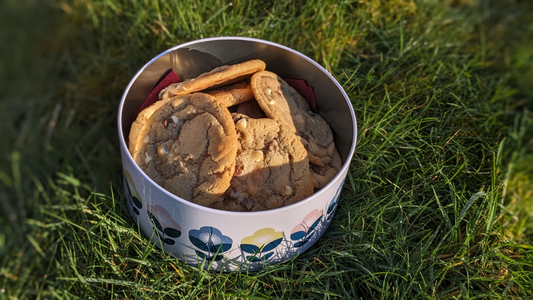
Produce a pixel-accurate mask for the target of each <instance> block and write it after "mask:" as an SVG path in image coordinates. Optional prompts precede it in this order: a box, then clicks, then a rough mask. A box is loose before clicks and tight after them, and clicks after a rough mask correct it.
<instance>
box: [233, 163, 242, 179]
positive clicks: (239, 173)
mask: <svg viewBox="0 0 533 300" xmlns="http://www.w3.org/2000/svg"><path fill="white" fill-rule="evenodd" d="M242 171H243V169H242V167H240V166H235V172H233V176H235V177H239V176H241V175H242Z"/></svg>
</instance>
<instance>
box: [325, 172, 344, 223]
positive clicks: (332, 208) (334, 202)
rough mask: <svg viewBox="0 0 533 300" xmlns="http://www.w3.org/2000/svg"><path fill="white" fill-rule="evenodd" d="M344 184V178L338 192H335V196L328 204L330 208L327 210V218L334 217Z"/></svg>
mask: <svg viewBox="0 0 533 300" xmlns="http://www.w3.org/2000/svg"><path fill="white" fill-rule="evenodd" d="M343 185H344V180H343V181H342V183H341V185H340V186H339V188H338V189H337V192H336V193H335V197H333V200H331V202H330V203H329V205H328V209H327V210H326V219H327V220H328V221H329V220H331V218H332V217H333V212H335V209H336V208H337V203H338V202H339V196H340V193H341V190H342V186H343Z"/></svg>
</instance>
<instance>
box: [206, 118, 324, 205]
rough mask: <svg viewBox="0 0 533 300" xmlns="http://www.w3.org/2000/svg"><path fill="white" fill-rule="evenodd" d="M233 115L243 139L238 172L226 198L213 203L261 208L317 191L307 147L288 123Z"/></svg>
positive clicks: (240, 142)
mask: <svg viewBox="0 0 533 300" xmlns="http://www.w3.org/2000/svg"><path fill="white" fill-rule="evenodd" d="M232 116H233V117H234V120H235V121H236V122H235V129H236V131H237V136H238V141H239V149H238V151H237V158H236V164H235V173H234V174H233V179H232V180H231V185H230V187H229V189H228V190H227V192H226V194H225V199H224V202H223V203H219V204H216V205H215V206H213V207H215V208H222V209H225V210H232V211H260V210H267V209H274V208H278V207H282V206H286V205H290V204H293V203H295V202H298V201H300V200H302V199H304V198H306V197H308V196H310V195H311V194H313V192H314V189H313V182H312V178H311V173H310V171H309V160H308V158H307V151H306V150H305V148H304V146H303V145H302V143H301V142H300V139H299V138H298V137H297V136H296V135H295V134H294V133H293V132H292V131H291V130H290V129H289V128H288V127H286V126H285V125H284V124H282V123H280V122H278V121H276V120H272V119H267V118H264V119H252V118H248V117H247V116H244V115H242V114H237V113H234V114H232ZM222 204H223V205H222Z"/></svg>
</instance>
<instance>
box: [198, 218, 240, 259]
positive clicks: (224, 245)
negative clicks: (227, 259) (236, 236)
mask: <svg viewBox="0 0 533 300" xmlns="http://www.w3.org/2000/svg"><path fill="white" fill-rule="evenodd" d="M189 240H190V241H191V243H192V244H193V245H194V246H195V247H196V248H198V249H200V250H202V251H198V250H196V254H197V255H198V257H200V258H202V259H204V258H205V259H207V260H210V261H218V260H221V259H222V257H223V253H224V252H226V251H228V250H230V249H231V246H232V245H233V240H232V239H231V238H230V237H228V236H225V235H223V234H222V232H220V230H218V229H216V228H214V227H211V226H203V227H202V228H200V229H199V230H196V229H192V230H190V231H189ZM204 252H207V253H204Z"/></svg>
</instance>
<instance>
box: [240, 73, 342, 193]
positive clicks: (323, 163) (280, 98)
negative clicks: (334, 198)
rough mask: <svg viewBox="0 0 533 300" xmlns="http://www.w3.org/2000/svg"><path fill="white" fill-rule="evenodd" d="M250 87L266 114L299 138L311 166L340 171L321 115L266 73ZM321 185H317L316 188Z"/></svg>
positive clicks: (339, 165)
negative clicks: (307, 154) (333, 159)
mask: <svg viewBox="0 0 533 300" xmlns="http://www.w3.org/2000/svg"><path fill="white" fill-rule="evenodd" d="M250 84H251V86H252V91H253V93H254V96H255V99H256V100H257V102H258V103H259V105H260V106H261V108H262V110H263V111H264V112H265V114H266V115H267V116H268V117H269V118H272V119H275V120H279V121H280V122H282V123H284V124H285V125H287V126H289V127H290V128H291V129H292V130H293V131H294V132H295V133H296V134H297V135H298V136H300V137H301V138H302V142H303V143H304V146H305V148H306V149H307V151H308V153H309V161H310V163H312V164H313V165H315V166H317V167H323V168H333V169H335V171H336V172H338V171H339V170H340V168H341V167H342V165H341V164H339V163H338V162H337V160H335V161H333V162H332V157H333V156H334V155H335V153H336V151H337V150H336V148H335V143H334V141H333V133H332V132H331V128H330V127H329V125H328V123H327V122H326V121H325V120H324V119H323V118H322V117H321V116H320V115H318V114H317V113H314V112H313V111H311V109H310V107H309V104H308V103H307V101H305V99H304V98H303V97H302V96H301V95H300V94H299V93H298V92H297V91H296V90H295V89H293V88H292V87H291V86H289V85H288V84H287V83H286V82H285V81H284V80H283V79H281V78H280V77H279V76H278V75H276V74H275V73H272V72H269V71H262V72H257V73H255V74H254V75H253V76H252V79H251V81H250ZM335 174H336V173H335ZM316 182H317V183H318V182H322V180H317V181H316ZM323 186H324V185H322V184H316V186H315V188H321V187H323Z"/></svg>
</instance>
